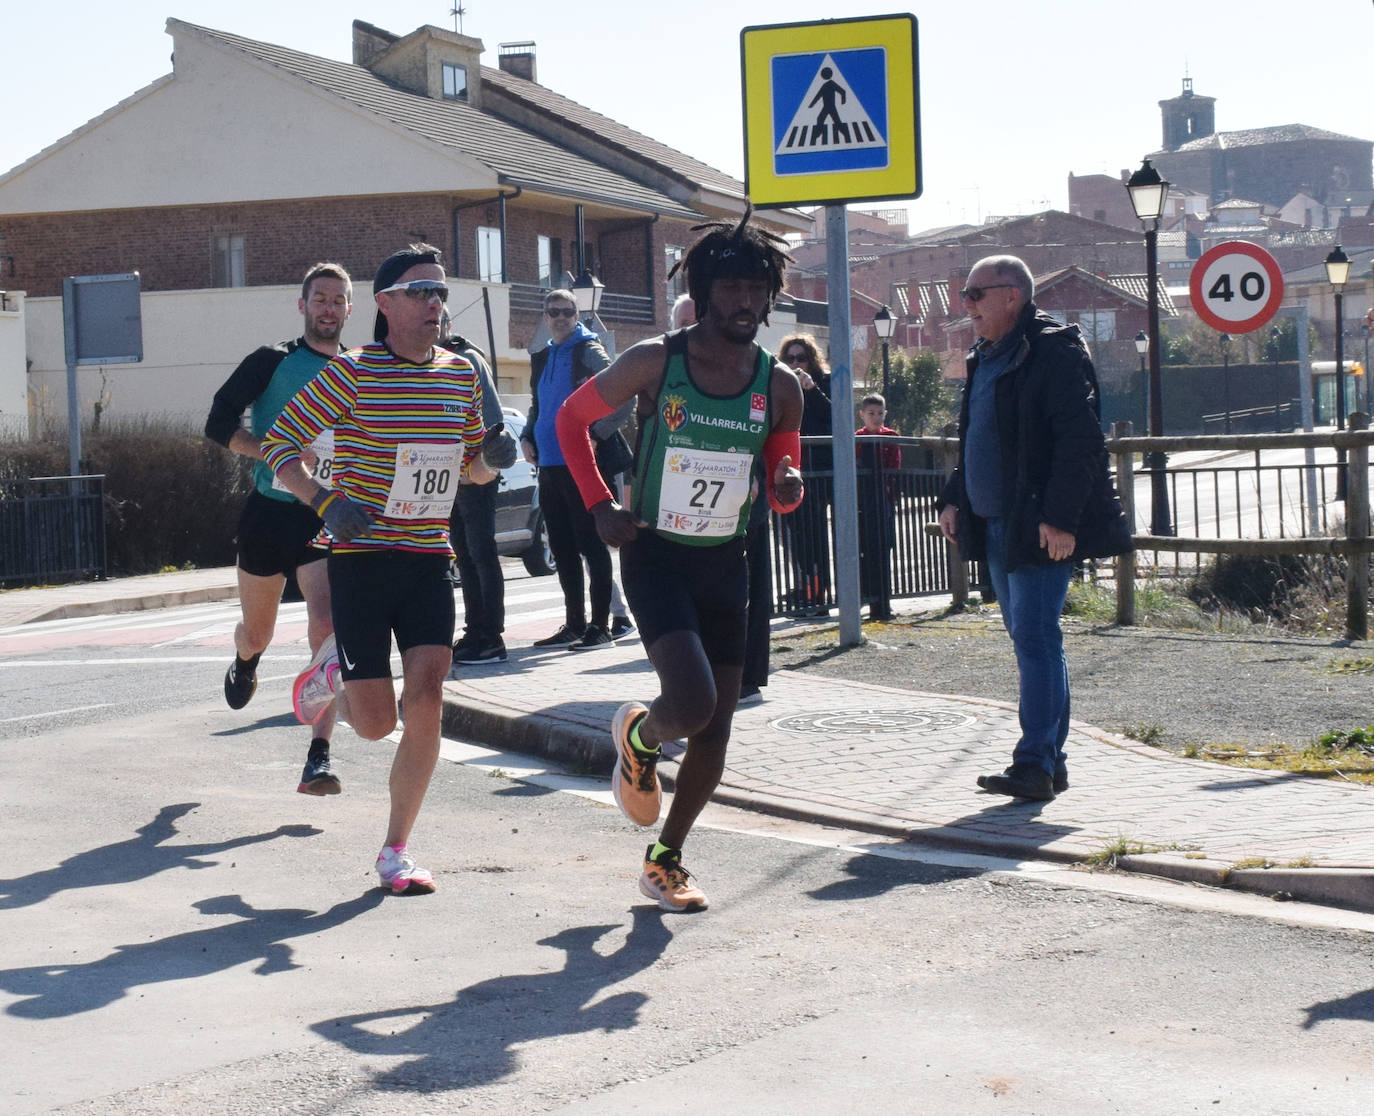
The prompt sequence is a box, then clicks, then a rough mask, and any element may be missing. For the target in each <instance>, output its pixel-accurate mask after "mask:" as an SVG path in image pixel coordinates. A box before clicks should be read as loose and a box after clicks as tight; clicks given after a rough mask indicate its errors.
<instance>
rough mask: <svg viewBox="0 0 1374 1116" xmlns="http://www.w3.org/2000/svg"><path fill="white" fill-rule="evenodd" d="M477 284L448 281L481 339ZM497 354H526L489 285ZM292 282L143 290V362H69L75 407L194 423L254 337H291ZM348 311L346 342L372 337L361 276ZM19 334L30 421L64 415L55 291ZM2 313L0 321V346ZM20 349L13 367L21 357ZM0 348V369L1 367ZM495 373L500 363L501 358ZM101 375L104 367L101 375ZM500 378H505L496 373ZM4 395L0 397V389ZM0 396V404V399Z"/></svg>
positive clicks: (470, 333)
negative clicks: (514, 346)
mask: <svg viewBox="0 0 1374 1116" xmlns="http://www.w3.org/2000/svg"><path fill="white" fill-rule="evenodd" d="M482 286H483V284H481V283H476V282H464V281H459V280H453V279H450V280H449V288H450V291H451V293H450V295H449V307H450V309H451V310H452V311H453V312H454V314H455V316H456V325H455V327H454V328H455V329H456V330H457V332H459V333H462V334H463V335H464V336H466V337H469V338H471V339H472V340H474V341H476V342H477V343H478V344H479V345H481V347H482V348H483V349H486V348H487V347H488V346H487V324H486V315H485V313H484V312H483V309H482ZM488 290H489V291H490V298H491V316H492V326H493V329H494V331H495V333H496V340H497V345H498V349H497V357H498V360H499V361H501V362H506V361H509V362H511V364H512V365H518V364H519V363H520V362H523V364H524V368H525V372H526V375H527V376H528V370H529V361H528V357H527V356H526V354H525V353H524V352H523V351H514V350H511V349H510V348H509V344H508V337H509V328H508V324H507V323H508V322H509V319H510V298H509V292H508V289H507V288H505V287H501V286H490V285H488ZM299 296H300V288H299V287H297V286H294V285H293V286H281V287H232V288H223V289H214V290H198V291H145V292H144V293H143V295H142V297H141V299H140V305H141V309H142V314H143V360H142V362H140V363H138V364H112V365H109V366H107V367H105V368H104V369H102V368H101V367H99V366H94V365H86V366H82V367H81V368H78V369H77V377H78V382H79V390H80V392H81V415H82V420H83V422H89V421H90V419H91V417H92V415H93V413H94V412H93V407H94V405H95V403H96V401H97V399H99V398H101V396H102V394H104V395H107V396H108V402H107V404H106V408H105V411H104V415H105V417H107V418H130V417H135V416H140V415H176V416H181V417H183V418H185V419H186V421H187V422H188V423H190V424H191V425H192V426H193V427H194V428H196V429H198V428H199V427H200V426H202V425H203V424H204V422H205V417H206V415H208V414H209V412H210V400H211V399H212V398H213V396H214V394H215V392H216V391H217V390H218V389H219V386H220V384H222V383H223V382H224V381H225V380H226V379H227V378H228V376H229V374H230V373H231V372H232V371H233V370H234V369H235V368H236V367H237V366H238V363H239V361H241V360H242V359H243V358H244V357H245V356H247V355H248V354H249V353H250V352H252V351H253V350H254V349H256V348H257V347H258V346H259V345H269V344H272V343H274V342H276V341H282V340H286V339H289V338H292V337H299V336H300V332H301V315H300V312H299V311H298V310H297V307H296V302H297V299H298V298H299ZM354 298H355V305H354V307H353V315H352V317H350V318H349V320H348V323H347V324H346V325H345V326H344V332H343V341H344V345H345V346H346V347H350V348H352V347H356V346H358V345H363V344H366V343H367V342H369V341H371V340H372V323H373V318H374V316H375V314H376V303H375V302H374V300H373V298H372V286H371V283H369V282H363V283H362V284H360V285H359V286H358V287H356V288H355V290H354ZM25 310H26V312H25V314H24V316H23V318H24V321H25V322H26V324H27V329H26V330H25V332H24V337H25V341H24V342H22V343H21V344H26V345H27V355H28V358H29V359H30V360H31V361H32V362H33V365H32V368H31V370H30V372H29V377H28V388H29V393H30V400H31V406H32V408H33V414H32V416H31V417H32V419H33V421H34V424H35V426H38V425H41V424H43V423H45V422H48V421H51V422H56V423H58V424H65V422H66V418H67V365H66V354H65V350H64V347H63V335H62V299H61V298H60V297H56V296H54V297H51V298H32V299H28V300H27V301H26V302H25ZM3 338H4V321H3V319H0V344H2V343H3ZM23 358H24V352H23V349H22V348H21V350H20V352H19V357H18V366H19V367H20V368H22V367H23V365H24V359H23ZM4 366H5V365H4V357H3V349H2V348H0V369H3V367H4ZM501 371H502V372H503V373H504V372H505V371H506V368H505V367H504V364H503V365H502V368H501ZM102 373H103V375H102ZM503 378H504V376H503ZM0 398H2V397H0ZM3 406H4V404H3V402H0V407H3Z"/></svg>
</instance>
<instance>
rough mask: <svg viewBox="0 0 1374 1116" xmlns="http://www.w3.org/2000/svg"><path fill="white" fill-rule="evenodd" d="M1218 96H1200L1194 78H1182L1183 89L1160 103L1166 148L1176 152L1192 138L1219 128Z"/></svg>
mask: <svg viewBox="0 0 1374 1116" xmlns="http://www.w3.org/2000/svg"><path fill="white" fill-rule="evenodd" d="M1216 103H1217V99H1216V98H1215V97H1199V96H1197V95H1196V94H1195V93H1194V92H1193V79H1192V78H1190V77H1186V78H1184V79H1183V92H1182V93H1181V94H1180V95H1179V96H1177V97H1172V98H1170V99H1169V100H1167V101H1160V102H1159V111H1160V115H1161V116H1162V117H1163V120H1164V150H1165V151H1177V150H1178V149H1179V148H1180V147H1182V146H1183V145H1184V144H1185V143H1188V142H1189V141H1191V140H1195V139H1201V138H1202V137H1203V136H1210V135H1211V134H1212V133H1213V132H1215V131H1216V130H1217V126H1216V111H1215V106H1216Z"/></svg>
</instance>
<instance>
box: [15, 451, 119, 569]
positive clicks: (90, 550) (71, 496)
mask: <svg viewBox="0 0 1374 1116" xmlns="http://www.w3.org/2000/svg"><path fill="white" fill-rule="evenodd" d="M104 576H105V478H104V477H103V476H81V477H32V478H29V479H26V480H10V481H0V586H3V587H6V588H12V587H14V586H17V585H31V584H41V583H44V582H55V581H76V580H79V579H82V578H91V577H96V578H101V577H104Z"/></svg>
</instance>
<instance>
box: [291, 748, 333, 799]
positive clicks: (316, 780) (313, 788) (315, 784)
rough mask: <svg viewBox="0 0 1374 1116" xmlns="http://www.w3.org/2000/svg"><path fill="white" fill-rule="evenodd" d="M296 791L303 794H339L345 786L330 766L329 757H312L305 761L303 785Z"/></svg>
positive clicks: (302, 777)
mask: <svg viewBox="0 0 1374 1116" xmlns="http://www.w3.org/2000/svg"><path fill="white" fill-rule="evenodd" d="M296 790H297V791H299V792H300V793H301V794H338V793H339V792H340V791H341V790H343V784H342V783H341V782H339V777H338V776H337V775H335V774H334V769H333V768H332V767H331V766H330V765H329V757H328V756H318V757H317V756H311V757H310V758H308V759H307V760H306V761H305V770H303V771H302V772H301V784H300V786H298V787H297V788H296Z"/></svg>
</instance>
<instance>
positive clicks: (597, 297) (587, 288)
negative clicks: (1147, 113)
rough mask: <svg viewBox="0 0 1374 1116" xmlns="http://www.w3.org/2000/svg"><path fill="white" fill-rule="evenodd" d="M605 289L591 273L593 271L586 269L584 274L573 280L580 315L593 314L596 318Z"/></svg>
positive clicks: (575, 299)
mask: <svg viewBox="0 0 1374 1116" xmlns="http://www.w3.org/2000/svg"><path fill="white" fill-rule="evenodd" d="M605 289H606V288H605V287H604V286H603V285H602V282H601V280H600V279H598V278H597V277H596V276H595V275H593V274H592V273H591V269H590V268H585V267H584V268H583V269H582V274H581V275H579V276H578V277H577V278H576V279H575V280H573V285H572V293H573V300H574V301H575V302H576V303H577V312H578V314H579V315H586V314H591V315H592V316H593V317H595V316H596V312H597V310H598V309H599V308H600V306H601V292H602V291H604V290H605Z"/></svg>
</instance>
